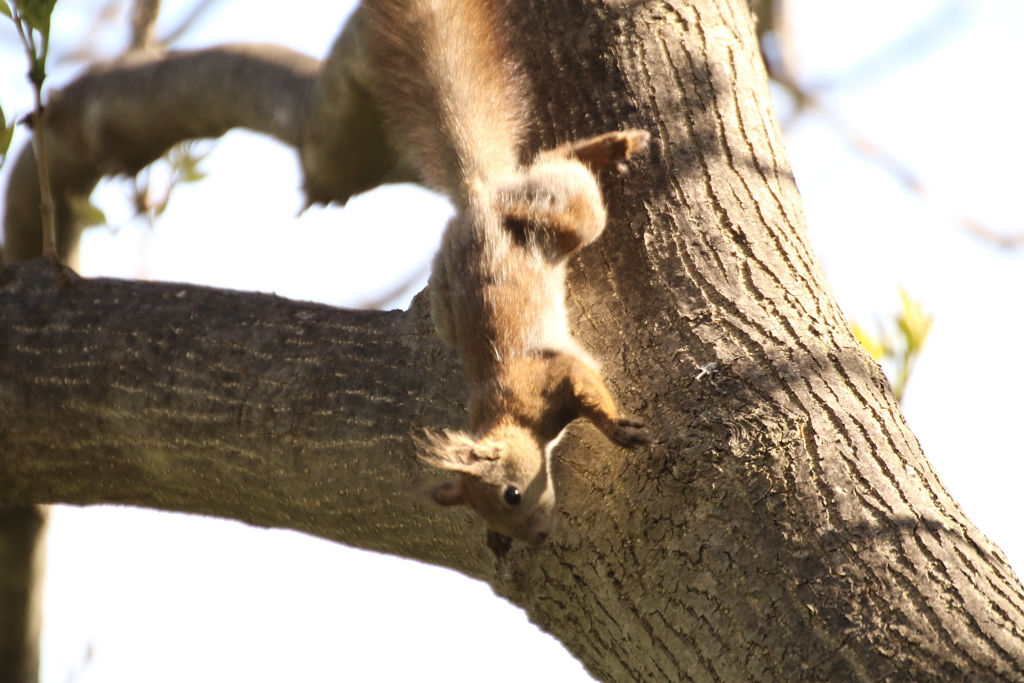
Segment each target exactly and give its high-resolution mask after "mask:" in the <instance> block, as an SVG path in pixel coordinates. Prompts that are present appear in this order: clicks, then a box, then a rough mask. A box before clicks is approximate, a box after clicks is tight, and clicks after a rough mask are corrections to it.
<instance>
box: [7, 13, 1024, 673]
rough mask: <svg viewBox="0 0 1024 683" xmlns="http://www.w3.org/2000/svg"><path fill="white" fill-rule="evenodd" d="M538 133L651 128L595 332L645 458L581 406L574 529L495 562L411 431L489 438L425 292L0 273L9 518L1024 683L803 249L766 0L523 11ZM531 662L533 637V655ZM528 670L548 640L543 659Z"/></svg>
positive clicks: (591, 313)
mask: <svg viewBox="0 0 1024 683" xmlns="http://www.w3.org/2000/svg"><path fill="white" fill-rule="evenodd" d="M514 15H515V19H514V21H515V22H516V24H515V26H513V27H512V29H511V32H512V42H513V44H514V46H515V50H516V51H517V52H518V53H519V54H520V55H521V57H522V59H523V60H524V62H525V63H526V66H527V72H528V73H529V74H531V75H532V78H531V80H532V82H533V83H534V87H535V91H536V101H537V107H536V119H537V121H536V125H535V126H534V128H533V130H534V132H535V135H536V137H537V139H536V140H535V141H534V143H535V144H536V145H538V146H539V145H540V144H541V143H543V144H545V145H550V144H552V143H554V142H556V141H562V140H566V139H573V138H579V137H583V136H585V135H588V134H593V133H600V132H603V131H606V130H610V129H615V128H623V127H637V128H646V129H647V130H649V131H651V133H652V135H653V136H654V138H655V142H656V144H655V145H654V149H653V150H652V152H651V153H650V155H649V156H648V157H647V158H646V159H644V160H641V161H640V162H638V163H637V164H635V165H634V169H633V171H632V172H631V174H630V175H628V176H625V177H616V178H608V179H605V182H604V190H605V196H606V198H607V202H608V205H609V216H610V225H609V227H608V230H607V231H606V232H605V234H604V235H603V236H602V238H601V239H600V240H599V242H598V243H597V244H596V245H594V246H591V247H588V248H587V249H585V250H584V251H583V252H582V253H581V255H580V257H579V258H578V259H577V260H576V261H575V262H574V267H573V272H572V275H571V278H570V286H569V290H570V293H569V303H570V318H571V320H572V322H573V323H574V326H575V328H576V332H577V334H578V336H579V338H580V340H581V341H582V343H583V344H584V345H585V346H586V347H588V349H589V350H591V351H592V352H593V354H594V355H595V357H597V358H599V359H601V360H603V362H604V365H605V374H606V376H607V378H608V381H609V385H610V388H611V390H612V392H613V393H614V394H615V395H616V397H617V398H618V400H619V402H620V403H621V404H622V406H623V409H624V411H625V412H626V413H627V414H629V415H631V416H637V417H639V418H640V419H642V420H644V421H645V422H646V423H647V424H648V426H649V427H650V429H651V432H652V433H653V434H654V435H655V437H656V438H657V440H658V443H656V444H655V445H654V446H652V447H651V448H649V449H644V450H641V451H639V452H630V453H626V452H623V451H620V450H618V449H615V448H613V447H611V446H609V445H608V444H607V443H606V442H605V441H604V440H603V437H601V436H600V435H599V434H597V433H596V432H595V430H594V429H593V428H592V427H590V426H589V425H585V424H579V425H575V426H574V427H573V428H572V429H571V430H570V434H569V436H568V437H567V438H566V439H565V440H563V442H562V445H561V446H560V447H559V449H558V450H557V452H556V454H555V481H556V482H557V488H558V494H559V501H560V508H561V511H562V521H561V525H560V527H559V528H558V529H557V530H556V532H555V533H554V534H553V536H552V539H551V540H550V541H549V543H548V544H547V545H545V546H542V547H540V548H537V549H529V548H524V547H521V546H519V545H518V544H517V545H516V546H515V547H514V549H513V551H512V553H511V554H510V555H509V556H508V558H507V560H506V561H505V562H503V563H500V564H496V563H495V561H494V559H493V558H492V557H491V556H490V554H489V553H488V551H487V550H486V548H485V546H484V540H483V536H484V533H483V526H482V523H481V522H480V521H479V520H478V519H477V518H475V517H473V516H472V515H470V514H469V513H467V512H465V511H458V510H455V511H453V510H451V509H441V508H436V507H434V506H433V505H432V504H430V503H429V501H427V499H426V496H425V495H424V494H423V491H424V490H425V488H426V485H427V483H428V482H430V481H432V480H433V478H434V477H436V476H437V475H436V474H435V473H433V472H429V471H427V470H425V469H424V468H423V466H421V465H419V464H418V463H417V462H416V460H415V458H414V456H413V446H412V442H411V439H410V437H409V434H410V432H412V431H416V430H419V429H421V428H423V427H430V428H435V429H436V428H443V427H458V426H460V425H461V424H464V422H465V419H466V416H465V393H464V384H463V381H462V379H461V377H460V372H459V369H458V368H459V366H458V364H457V360H456V359H455V358H453V357H452V356H451V355H450V353H448V352H447V351H445V350H443V349H442V347H441V346H440V345H439V343H438V341H437V340H436V339H435V337H434V335H433V333H432V330H431V328H430V323H429V319H428V316H427V315H426V313H425V306H424V305H423V301H422V297H421V298H420V299H418V300H417V302H415V303H414V305H413V307H412V308H411V309H410V310H409V311H408V312H389V313H377V312H356V311H343V310H337V309H331V308H328V307H325V306H315V305H310V304H301V303H294V302H288V301H285V300H282V299H278V298H275V297H269V296H265V295H255V294H239V293H228V292H220V291H216V290H209V289H203V288H197V287H189V286H182V285H161V284H151V283H126V282H116V281H109V280H96V281H76V282H75V283H74V285H73V287H72V288H71V289H70V290H67V291H61V290H59V289H58V287H57V284H56V280H55V279H54V278H53V277H52V275H51V274H50V272H49V271H48V270H47V269H46V267H45V266H44V265H41V264H32V265H29V266H9V267H7V268H6V269H5V270H4V272H3V273H2V275H0V320H2V321H3V327H2V328H0V445H2V447H0V504H7V505H10V504H18V505H24V504H29V503H43V502H71V503H78V504H88V503H99V502H117V503H127V504H133V505H144V506H150V507H156V508H161V509H171V510H180V511H188V512H197V513H205V514H214V515H219V516H224V517H230V518H233V519H240V520H243V521H247V522H250V523H254V524H260V525H268V526H279V527H286V528H293V529H299V530H302V531H306V532H309V533H313V534H316V535H319V536H322V537H324V538H329V539H333V540H337V541H340V542H343V543H346V544H350V545H354V546H358V547H364V548H372V549H374V550H378V551H383V552H389V553H394V554H398V555H402V556H406V557H413V558H417V559H421V560H424V561H428V562H432V563H436V564H440V565H444V566H448V567H451V568H454V569H456V570H458V571H462V572H464V573H466V574H468V575H470V576H475V577H479V578H483V579H485V580H487V581H489V582H490V583H491V585H492V586H493V587H494V589H495V590H496V591H497V592H498V593H499V594H501V595H503V596H506V597H507V598H508V599H509V600H511V601H512V602H514V603H516V604H518V605H520V606H522V607H523V608H524V609H525V610H526V611H527V612H528V614H529V615H530V617H531V618H532V619H533V620H534V621H535V622H536V623H537V624H538V625H539V626H540V627H541V628H543V629H545V630H547V631H548V632H550V633H552V634H554V635H555V636H556V637H558V638H559V639H561V641H562V642H563V643H565V645H566V647H567V648H569V650H570V651H571V652H572V653H573V654H574V655H576V656H577V657H578V658H579V659H580V660H581V661H582V662H583V663H584V665H585V666H586V667H587V669H588V670H589V671H590V672H591V674H592V675H594V676H595V677H597V678H599V679H601V680H605V681H630V680H680V681H744V680H757V681H787V682H788V681H883V680H890V681H961V680H963V681H995V680H1005V681H1022V680H1024V638H1022V635H1024V634H1022V629H1024V591H1022V587H1021V585H1020V582H1019V581H1018V579H1017V578H1016V576H1015V575H1014V574H1013V572H1012V571H1011V570H1010V568H1009V566H1008V564H1007V562H1006V560H1005V558H1004V557H1003V555H1002V554H1001V552H1000V551H999V550H998V549H997V548H996V547H995V546H993V545H992V544H991V542H989V541H988V540H987V539H986V538H985V537H984V536H983V535H982V534H981V533H980V532H979V531H978V530H977V529H976V528H975V527H974V526H973V525H972V524H971V522H970V521H969V520H968V519H967V518H966V517H965V516H964V515H963V513H962V512H961V511H960V509H959V507H958V506H957V505H956V503H955V502H954V501H953V500H952V499H951V498H950V496H949V494H948V492H947V491H946V490H945V488H944V487H943V485H942V483H941V482H940V481H939V480H938V477H937V476H936V475H935V473H934V471H933V470H932V468H931V466H930V464H929V463H928V461H927V459H926V458H925V457H924V455H923V454H922V453H921V450H920V447H919V445H918V443H917V441H916V440H915V439H914V437H913V435H912V434H911V433H910V431H909V429H908V428H907V425H906V423H905V421H904V419H903V416H902V414H901V413H900V410H899V408H898V406H897V405H896V403H895V401H894V400H893V397H892V392H891V390H890V388H889V385H888V383H887V382H886V380H885V378H884V377H883V375H882V373H881V370H880V369H879V368H878V366H877V365H876V364H875V363H873V362H872V361H871V360H870V359H869V358H868V357H867V356H866V354H865V353H864V352H863V351H862V349H861V348H860V347H859V346H858V344H857V343H856V342H855V340H854V339H853V336H852V334H851V333H850V330H849V327H848V325H847V323H846V321H845V320H844V319H843V317H842V314H841V312H840V311H839V309H838V307H837V306H836V303H835V301H834V300H833V299H832V295H831V292H830V291H829V288H828V285H827V284H826V282H825V279H824V276H823V275H822V272H821V268H820V266H819V264H818V262H817V260H816V258H815V257H814V255H813V253H812V252H811V250H810V247H809V245H808V242H807V235H806V230H805V226H804V217H803V214H802V210H801V207H800V200H799V196H798V193H797V191H796V187H795V185H794V182H793V177H792V172H791V170H790V168H789V166H788V162H787V160H786V156H785V152H784V151H783V146H782V142H781V136H780V133H779V130H778V126H777V125H776V123H775V120H774V118H773V114H772V111H771V104H770V99H769V94H768V88H767V81H766V77H765V74H764V69H763V65H762V62H761V60H760V57H759V55H758V52H757V45H756V42H755V36H754V31H753V27H752V24H751V17H750V12H749V9H748V7H747V5H746V3H745V2H743V0H697V1H696V2H692V3H688V4H683V3H673V2H659V3H644V4H638V3H627V2H621V1H619V0H615V1H613V0H604V1H600V0H544V1H541V0H531V1H530V2H525V1H524V2H520V3H516V7H515V12H514ZM522 656H523V653H518V654H517V657H519V658H521V657H522ZM527 656H528V655H527Z"/></svg>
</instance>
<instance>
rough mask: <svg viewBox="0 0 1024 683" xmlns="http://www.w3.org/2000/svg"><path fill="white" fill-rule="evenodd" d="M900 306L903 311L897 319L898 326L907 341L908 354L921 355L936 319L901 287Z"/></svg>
mask: <svg viewBox="0 0 1024 683" xmlns="http://www.w3.org/2000/svg"><path fill="white" fill-rule="evenodd" d="M900 304H901V309H902V310H901V311H900V314H899V316H898V317H897V318H896V324H897V325H898V326H899V328H900V332H902V333H903V336H904V338H906V340H907V353H920V351H921V349H922V348H924V343H925V341H926V340H927V339H928V333H929V332H930V331H931V329H932V323H933V322H935V318H934V316H930V315H928V314H927V313H925V312H924V307H923V306H922V305H921V303H920V302H919V301H914V300H913V299H911V298H910V295H908V294H907V292H906V291H905V290H904V289H903V288H902V287H900Z"/></svg>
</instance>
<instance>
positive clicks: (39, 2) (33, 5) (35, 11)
mask: <svg viewBox="0 0 1024 683" xmlns="http://www.w3.org/2000/svg"><path fill="white" fill-rule="evenodd" d="M56 4H57V0H19V2H18V13H19V14H21V17H22V19H24V20H25V21H26V22H27V23H28V25H29V26H31V27H32V28H34V29H35V30H37V31H39V33H40V34H42V36H43V37H44V38H48V37H49V35H50V15H51V14H53V6H54V5H56Z"/></svg>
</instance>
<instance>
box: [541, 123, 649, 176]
mask: <svg viewBox="0 0 1024 683" xmlns="http://www.w3.org/2000/svg"><path fill="white" fill-rule="evenodd" d="M650 139H651V135H650V133H648V132H647V131H645V130H617V131H614V132H611V133H605V134H604V135H598V136H596V137H592V138H587V139H586V140H580V141H578V142H570V143H568V144H564V145H559V146H558V147H556V148H555V149H553V150H551V151H552V152H555V153H561V154H563V155H565V156H568V157H576V158H577V159H579V160H580V161H582V162H583V163H584V164H586V165H587V166H589V167H590V170H592V171H604V170H606V169H614V170H615V171H616V172H618V173H623V172H625V170H626V165H625V161H626V160H627V159H629V157H630V156H632V155H633V154H637V153H639V152H643V151H644V150H645V149H647V143H648V142H650Z"/></svg>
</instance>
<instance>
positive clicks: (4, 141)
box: [0, 0, 14, 159]
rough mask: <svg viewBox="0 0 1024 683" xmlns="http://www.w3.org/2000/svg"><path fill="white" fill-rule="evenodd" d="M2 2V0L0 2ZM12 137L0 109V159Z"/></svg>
mask: <svg viewBox="0 0 1024 683" xmlns="http://www.w3.org/2000/svg"><path fill="white" fill-rule="evenodd" d="M0 2H3V0H0ZM13 137H14V124H13V123H12V124H11V125H9V126H8V125H7V117H5V116H4V109H3V107H0V159H2V158H3V157H5V156H7V150H9V149H10V148H11V138H13Z"/></svg>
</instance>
